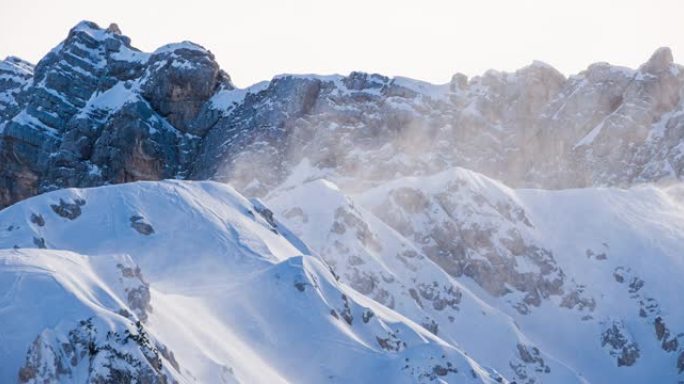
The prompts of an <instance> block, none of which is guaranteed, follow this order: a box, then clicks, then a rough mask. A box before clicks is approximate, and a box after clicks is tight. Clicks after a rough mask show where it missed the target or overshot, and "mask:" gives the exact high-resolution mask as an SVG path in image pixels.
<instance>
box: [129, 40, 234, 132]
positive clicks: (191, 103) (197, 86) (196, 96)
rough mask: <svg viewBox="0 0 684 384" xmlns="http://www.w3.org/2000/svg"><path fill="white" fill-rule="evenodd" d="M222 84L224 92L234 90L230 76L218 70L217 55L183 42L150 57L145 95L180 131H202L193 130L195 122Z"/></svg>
mask: <svg viewBox="0 0 684 384" xmlns="http://www.w3.org/2000/svg"><path fill="white" fill-rule="evenodd" d="M221 85H223V86H224V89H229V90H230V89H233V86H232V85H231V84H230V78H229V77H228V75H227V74H225V73H224V72H222V71H220V70H219V66H218V64H217V63H216V61H214V55H212V54H211V52H209V51H206V50H205V49H204V48H202V47H200V46H198V45H196V44H193V43H190V42H184V43H180V44H170V45H167V46H164V47H162V48H160V49H158V50H157V52H156V53H154V54H153V55H152V56H151V57H150V59H149V61H148V64H147V70H146V73H145V76H144V81H143V85H142V95H143V97H144V98H145V100H147V101H148V102H149V103H150V105H151V106H152V108H154V110H155V111H157V113H159V115H161V116H162V117H165V118H166V119H167V120H168V122H169V123H171V125H173V126H174V127H176V128H178V129H179V130H180V131H181V132H188V131H193V132H196V131H198V130H200V131H201V128H199V127H194V124H193V122H194V119H195V118H196V117H197V115H198V114H199V112H200V110H201V108H202V106H203V105H204V103H205V102H206V101H207V100H208V99H209V98H210V97H211V96H212V95H213V94H214V93H215V92H216V91H217V90H218V89H219V86H221ZM193 128H194V129H193Z"/></svg>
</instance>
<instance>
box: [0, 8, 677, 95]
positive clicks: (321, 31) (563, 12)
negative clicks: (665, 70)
mask: <svg viewBox="0 0 684 384" xmlns="http://www.w3.org/2000/svg"><path fill="white" fill-rule="evenodd" d="M2 1H3V3H2V5H0V56H3V57H4V56H7V55H15V56H19V57H22V58H24V59H27V60H29V61H32V62H34V63H35V62H37V61H38V60H39V59H40V58H41V57H42V56H43V55H44V54H45V53H46V52H47V51H48V50H49V49H51V48H52V47H53V46H55V45H56V44H58V43H59V42H60V41H61V40H62V39H64V37H66V34H67V32H68V30H69V28H71V27H72V26H73V25H75V24H76V23H77V22H78V21H80V20H92V21H95V22H96V23H98V24H100V26H103V27H106V26H107V25H109V23H111V22H116V23H118V24H119V27H120V28H121V30H122V31H123V33H124V34H126V35H128V36H129V37H130V38H131V39H132V42H133V45H134V46H136V47H137V48H140V49H142V50H145V51H151V50H154V49H155V48H157V47H159V46H161V45H164V44H166V43H170V42H175V41H182V40H191V41H194V42H196V43H199V44H201V45H203V46H205V47H206V48H208V49H210V50H211V51H212V52H213V53H214V54H215V55H216V57H217V60H218V62H219V64H220V65H221V67H222V68H223V69H225V70H226V71H227V72H228V73H229V74H230V75H231V77H232V78H233V81H234V82H235V83H236V84H237V85H239V86H246V85H249V84H252V83H255V82H257V81H261V80H266V79H270V78H271V77H273V76H274V75H276V74H280V73H319V74H330V73H341V74H347V73H349V72H350V71H352V70H362V71H367V72H379V73H382V74H386V75H391V76H394V75H401V76H408V77H413V78H417V79H422V80H427V81H431V82H435V83H445V82H447V81H449V79H450V78H451V75H452V74H454V73H456V72H462V73H465V74H467V75H469V76H473V75H477V74H481V73H483V72H484V71H486V70H487V69H490V68H493V69H498V70H505V71H512V70H515V69H517V68H520V67H521V66H524V65H526V64H529V63H530V62H532V60H534V59H538V60H541V61H544V62H547V63H549V64H551V65H553V66H554V67H556V68H558V69H559V70H560V71H561V72H563V73H565V74H571V73H576V72H579V71H580V70H582V69H584V68H586V66H587V65H588V64H590V63H592V62H596V61H608V62H610V63H613V64H619V65H626V66H630V67H636V66H638V65H639V64H640V63H643V62H644V61H645V60H647V59H648V57H649V56H650V54H651V53H652V52H653V51H654V50H655V49H656V48H657V47H660V46H669V47H671V48H672V50H673V53H674V56H675V60H676V61H678V62H681V60H678V59H679V58H681V57H682V55H684V22H683V21H682V20H684V19H683V17H684V1H682V0H641V1H637V0H621V1H609V0H571V1H565V0H562V1H561V0H520V1H518V0H496V1H495V0H477V1H456V0H451V1H449V0H443V1H437V0H419V1H418V0H416V1H404V0H346V1H328V0H297V1H295V0H244V1H201V0H192V1H188V0H185V1H177V0H164V1H161V0H159V1H157V0H154V1H152V0H112V1H107V2H104V1H95V0H60V1H55V0H2Z"/></svg>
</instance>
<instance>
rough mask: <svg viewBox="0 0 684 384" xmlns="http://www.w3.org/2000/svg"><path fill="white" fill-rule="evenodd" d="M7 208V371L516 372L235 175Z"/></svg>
mask: <svg viewBox="0 0 684 384" xmlns="http://www.w3.org/2000/svg"><path fill="white" fill-rule="evenodd" d="M0 216H1V217H2V218H1V219H0V221H1V222H2V226H3V232H2V235H0V246H1V247H2V248H5V250H3V251H1V252H0V260H1V262H0V286H2V288H3V290H2V292H3V296H2V300H1V306H0V308H1V311H0V318H1V319H2V328H1V330H2V334H1V335H2V341H3V342H2V348H0V354H1V355H2V356H1V357H0V360H2V364H0V381H2V382H14V381H15V380H16V379H17V377H19V382H22V383H44V382H50V383H52V382H59V383H72V382H73V383H84V382H117V383H118V382H130V383H133V382H154V383H166V382H178V383H194V382H197V383H221V382H225V383H233V382H264V383H266V382H268V383H273V382H312V383H318V382H326V381H328V382H378V381H386V380H387V381H392V382H418V381H421V382H422V381H426V382H427V381H442V382H445V381H449V382H492V383H494V382H497V381H498V382H502V381H501V380H503V379H502V378H501V377H500V376H499V375H498V374H496V373H495V371H493V370H491V369H488V368H484V367H482V366H480V365H478V364H477V362H476V361H475V360H473V359H471V358H469V357H467V356H466V355H465V354H464V353H463V351H462V350H461V349H460V348H458V347H456V346H454V345H453V344H451V343H448V342H447V341H445V340H442V339H440V338H439V337H438V336H435V335H433V334H431V333H430V332H428V331H427V330H426V329H424V328H422V327H421V326H420V325H418V324H416V323H414V322H412V321H411V320H409V319H407V318H406V317H404V316H402V315H401V314H399V313H397V312H396V311H393V310H391V309H389V308H387V307H385V306H382V305H380V304H378V303H376V302H374V301H372V300H370V299H368V298H366V297H364V296H363V295H361V294H360V293H358V292H356V291H354V290H352V289H350V288H348V287H347V286H346V285H344V284H343V283H340V282H338V281H337V277H336V276H335V274H334V272H333V271H332V270H331V269H330V268H329V266H328V265H326V264H325V263H324V262H323V261H322V260H321V259H319V258H318V257H317V256H315V255H314V254H310V251H309V250H308V248H306V246H305V245H304V244H303V243H302V242H301V240H299V239H298V238H297V237H295V236H294V235H293V234H291V233H290V232H289V231H288V230H287V229H286V228H284V227H283V226H282V225H281V224H279V223H278V222H277V221H276V220H275V219H274V218H273V216H272V213H271V211H269V210H268V209H266V208H265V207H264V206H263V205H262V204H260V203H259V202H250V201H248V200H247V199H245V198H243V197H242V196H240V195H239V194H238V193H236V192H235V191H234V190H233V189H231V188H230V187H227V186H225V185H222V184H217V183H213V182H195V183H189V182H185V183H181V182H148V183H135V184H125V185H120V186H111V187H103V188H95V189H90V190H76V189H72V190H63V191H57V192H53V193H49V194H46V195H43V196H40V197H36V198H33V199H29V200H27V201H25V202H22V203H19V204H17V205H14V206H12V207H10V208H8V209H6V210H5V211H3V212H2V214H0ZM25 248H26V249H25ZM66 250H68V251H66Z"/></svg>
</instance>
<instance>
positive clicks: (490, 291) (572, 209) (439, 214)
mask: <svg viewBox="0 0 684 384" xmlns="http://www.w3.org/2000/svg"><path fill="white" fill-rule="evenodd" d="M299 179H300V180H306V178H305V177H300V178H299ZM343 181H344V180H343ZM682 191H684V186H682V185H681V184H675V185H672V186H670V187H656V186H640V187H634V188H632V189H627V190H624V189H617V188H587V189H577V190H565V191H544V190H525V189H522V190H513V189H510V188H508V187H506V186H504V185H503V184H501V183H498V182H496V181H494V180H491V179H489V178H487V177H484V176H482V175H480V174H477V173H475V172H471V171H467V170H464V169H452V170H449V171H445V172H441V173H438V174H435V175H432V176H428V177H409V178H399V179H396V180H393V181H390V182H387V183H385V184H382V185H380V186H378V187H376V188H374V189H371V190H368V191H366V192H362V193H360V194H356V195H349V194H345V193H344V192H343V191H342V190H340V189H339V188H337V187H336V186H335V185H334V184H332V183H330V182H329V181H325V180H321V179H313V180H308V181H304V182H303V183H302V184H301V185H299V184H297V183H296V182H289V183H286V185H285V186H284V187H283V188H281V189H280V190H276V191H274V192H272V193H271V195H269V197H268V203H269V205H270V206H272V207H273V208H274V210H275V211H276V212H277V213H278V214H279V215H278V216H279V217H281V218H282V219H283V220H284V221H285V223H286V224H287V225H288V226H289V227H290V228H291V229H292V230H293V231H294V232H295V233H296V234H297V235H299V236H300V237H301V238H302V239H303V240H304V241H306V242H308V243H309V245H310V246H311V247H312V248H313V249H314V250H315V251H317V252H319V253H320V255H321V257H322V258H323V259H325V260H326V261H327V262H329V263H330V264H331V265H332V266H333V268H335V270H336V271H337V273H338V274H339V275H340V276H341V280H342V281H343V282H345V283H347V284H349V285H350V286H352V287H354V288H355V289H357V290H358V291H360V292H363V293H364V294H366V295H368V296H370V297H372V298H374V299H375V300H378V301H380V302H382V303H384V304H385V305H388V306H390V307H392V308H394V309H395V310H397V311H398V312H400V313H402V314H404V315H406V316H407V317H409V318H411V319H412V320H414V321H416V322H419V323H421V324H422V325H423V326H424V327H425V328H426V329H431V330H432V331H433V332H435V333H437V334H438V336H440V337H441V338H444V339H445V340H448V341H450V342H452V343H454V344H456V345H460V346H461V347H463V348H464V349H465V350H467V351H468V352H469V353H470V354H471V356H473V358H475V359H476V360H477V361H479V362H480V363H482V364H485V365H488V366H491V367H494V368H495V369H497V370H498V371H499V372H501V373H502V374H503V375H504V376H506V377H509V378H511V379H515V380H518V381H519V382H533V381H534V380H536V382H553V383H557V382H579V381H586V382H592V383H604V382H625V383H642V382H677V381H678V380H681V379H682V377H683V376H682V371H683V370H684V348H682V342H684V340H682V337H684V334H682V329H684V323H683V320H684V313H682V309H681V307H680V305H679V300H678V296H679V295H678V294H677V292H680V291H681V290H682V289H684V286H683V283H682V280H681V278H680V277H681V276H682V274H683V273H684V269H683V266H684V259H683V258H682V254H681V250H682V249H684V229H683V228H684V205H682V202H683V201H684V200H682ZM446 292H451V293H452V294H451V295H447V294H446ZM447 298H448V299H447ZM464 329H466V330H467V332H463V330H464ZM531 351H536V353H532V352H531Z"/></svg>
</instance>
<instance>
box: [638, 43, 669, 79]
mask: <svg viewBox="0 0 684 384" xmlns="http://www.w3.org/2000/svg"><path fill="white" fill-rule="evenodd" d="M673 63H674V59H673V58H672V50H670V48H669V47H660V48H658V49H656V51H655V52H653V54H652V55H651V57H650V58H649V59H648V61H647V62H646V63H644V65H642V66H641V68H640V69H642V70H644V71H646V72H652V73H653V72H661V71H664V70H667V69H669V68H670V66H671V65H672V64H673Z"/></svg>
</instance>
